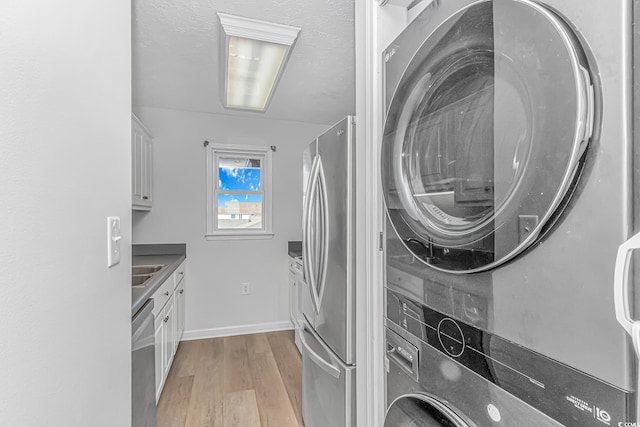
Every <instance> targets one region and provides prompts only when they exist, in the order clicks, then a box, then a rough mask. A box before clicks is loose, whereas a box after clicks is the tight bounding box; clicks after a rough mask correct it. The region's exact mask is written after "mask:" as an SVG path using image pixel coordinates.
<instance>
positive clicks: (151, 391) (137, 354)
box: [131, 299, 156, 427]
mask: <svg viewBox="0 0 640 427" xmlns="http://www.w3.org/2000/svg"><path fill="white" fill-rule="evenodd" d="M152 310H153V300H152V299H149V300H148V301H147V302H146V303H145V304H144V305H143V306H142V308H141V309H140V310H139V311H138V312H137V313H136V314H135V315H134V316H133V318H132V319H131V426H132V427H155V426H156V390H155V386H156V377H155V371H156V368H155V360H156V359H155V334H154V330H153V313H152Z"/></svg>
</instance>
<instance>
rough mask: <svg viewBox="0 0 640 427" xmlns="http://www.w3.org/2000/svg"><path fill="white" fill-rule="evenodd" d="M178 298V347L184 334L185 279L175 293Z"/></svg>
mask: <svg viewBox="0 0 640 427" xmlns="http://www.w3.org/2000/svg"><path fill="white" fill-rule="evenodd" d="M174 295H175V298H176V302H175V304H176V347H177V346H178V343H179V342H180V340H181V339H182V334H183V333H184V309H185V294H184V279H183V280H182V281H181V282H180V284H179V285H178V287H177V288H176V292H175V294H174Z"/></svg>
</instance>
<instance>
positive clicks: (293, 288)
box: [289, 273, 298, 327]
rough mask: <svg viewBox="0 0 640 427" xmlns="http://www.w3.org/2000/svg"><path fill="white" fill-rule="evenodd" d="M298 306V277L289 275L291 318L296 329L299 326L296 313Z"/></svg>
mask: <svg viewBox="0 0 640 427" xmlns="http://www.w3.org/2000/svg"><path fill="white" fill-rule="evenodd" d="M297 305H298V284H297V283H296V276H294V275H293V274H291V273H289V318H290V319H291V322H292V323H293V326H294V327H297V326H298V319H297V318H296V311H297V308H298V307H297Z"/></svg>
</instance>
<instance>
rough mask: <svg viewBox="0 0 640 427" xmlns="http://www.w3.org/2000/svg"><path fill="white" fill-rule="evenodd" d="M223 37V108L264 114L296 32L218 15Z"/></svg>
mask: <svg viewBox="0 0 640 427" xmlns="http://www.w3.org/2000/svg"><path fill="white" fill-rule="evenodd" d="M218 17H219V18H220V24H221V27H222V31H223V32H224V36H223V37H222V39H223V42H224V45H223V46H222V49H221V51H222V52H223V58H222V63H224V101H223V102H224V106H225V107H226V108H233V109H243V110H252V111H262V112H264V111H265V110H266V109H267V106H268V105H269V102H270V101H271V97H272V95H273V91H274V89H275V87H276V85H277V84H278V81H279V80H280V76H281V75H282V70H283V69H284V65H285V63H286V61H287V59H288V57H289V53H290V51H291V46H292V45H293V43H294V41H295V40H296V38H297V37H298V33H299V32H300V28H298V27H292V26H289V25H282V24H275V23H272V22H267V21H259V20H257V19H250V18H243V17H241V16H233V15H228V14H226V13H218Z"/></svg>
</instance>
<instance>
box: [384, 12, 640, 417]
mask: <svg viewBox="0 0 640 427" xmlns="http://www.w3.org/2000/svg"><path fill="white" fill-rule="evenodd" d="M631 3H632V2H631V1H630V0H620V1H615V2H589V3H588V4H587V3H585V2H583V1H581V0H546V1H544V2H542V1H540V2H537V1H530V0H493V1H491V0H448V1H433V2H432V3H431V5H430V6H429V7H427V8H426V9H425V11H424V12H423V13H421V14H420V15H419V16H418V17H417V18H416V19H415V20H414V21H413V22H412V23H411V24H410V25H409V27H408V28H407V29H406V30H405V31H404V32H403V33H402V34H401V35H400V36H399V37H398V38H397V39H396V40H395V41H394V42H393V43H392V44H391V45H390V46H389V47H388V48H387V49H386V50H385V52H384V79H385V102H386V108H387V111H386V118H385V127H384V137H383V142H382V162H381V167H382V181H383V183H382V184H383V190H384V198H385V205H386V209H387V214H388V215H387V233H386V234H387V240H386V242H387V243H386V276H387V278H386V281H387V290H388V293H387V297H388V299H387V304H388V305H387V308H388V309H389V307H390V305H389V304H394V301H395V300H396V299H398V298H404V299H405V304H404V305H402V304H400V305H399V307H401V313H402V316H401V317H397V316H396V317H395V318H394V317H393V316H391V315H390V314H389V312H387V319H386V324H387V326H388V327H389V328H390V329H391V330H395V333H399V332H401V331H402V330H405V331H406V330H407V328H408V327H409V326H408V324H409V323H410V322H412V321H416V322H418V323H419V324H420V325H423V327H424V328H426V329H425V330H431V331H432V332H433V331H435V332H436V334H441V332H440V331H439V329H438V327H437V325H433V324H432V325H431V326H429V325H428V322H425V321H424V317H425V316H427V310H432V311H433V313H435V314H433V316H436V317H437V316H442V319H446V320H443V321H444V322H445V324H446V325H449V327H450V328H452V329H451V330H452V331H453V332H455V334H454V335H451V333H453V332H451V333H445V334H444V336H445V337H448V338H447V339H449V338H451V340H453V341H446V340H445V344H442V342H440V341H433V339H431V340H428V339H426V338H425V336H421V335H419V334H418V335H416V336H417V337H418V339H419V340H420V343H421V345H422V344H424V345H427V346H428V347H429V348H436V347H437V346H435V347H434V342H439V343H440V344H442V345H441V347H442V348H441V349H438V348H436V350H437V351H436V353H439V355H438V357H440V355H444V356H443V357H446V358H448V360H452V361H455V362H456V363H457V364H458V365H459V367H460V368H461V369H462V368H464V369H471V370H472V371H473V372H475V373H476V374H478V371H476V370H474V369H473V367H470V366H468V364H465V362H464V360H463V358H462V356H456V354H457V352H456V351H452V353H451V354H450V353H449V352H447V351H446V349H447V346H449V347H450V346H452V345H453V346H455V345H459V344H462V345H463V346H464V345H467V346H468V348H469V349H473V350H470V351H472V352H473V353H474V354H476V353H477V354H480V353H482V355H483V357H486V358H487V359H486V360H492V361H494V362H495V363H497V365H496V366H498V365H499V366H503V365H504V366H508V367H511V368H510V369H511V370H514V372H516V373H517V374H519V375H522V377H521V379H524V381H519V380H518V381H516V380H513V381H511V380H509V381H505V379H504V377H500V376H497V375H486V376H484V377H483V378H485V380H487V381H489V382H490V383H491V384H493V385H495V386H497V387H498V388H500V389H501V390H506V391H508V394H509V395H510V396H512V397H513V398H514V399H518V400H521V401H524V402H526V404H527V405H530V406H531V407H533V408H536V410H537V411H539V413H540V414H541V415H544V417H551V418H553V419H554V420H556V421H557V422H561V423H563V424H570V425H571V424H573V425H581V426H583V425H603V423H604V425H617V423H618V422H626V421H630V420H633V421H635V409H634V408H633V406H634V405H633V402H634V401H635V387H636V385H635V380H634V376H633V372H634V365H635V359H634V354H633V351H632V348H631V346H630V341H629V340H628V337H627V336H626V333H625V330H624V329H623V328H621V327H620V325H619V324H618V323H617V321H616V314H615V309H614V298H613V276H614V265H615V258H616V251H617V248H618V246H619V245H620V244H621V243H622V242H624V241H625V240H626V239H628V238H629V236H630V233H631V228H632V226H633V224H632V217H631V209H630V206H632V205H633V203H634V199H633V195H632V192H631V189H632V182H631V179H630V177H631V176H632V174H631V170H632V156H631V153H632V146H631V138H630V133H631V129H630V124H629V123H630V118H631V111H630V97H629V95H630V93H631V90H632V88H631V82H630V76H631V55H630V41H631V37H632V30H631V24H632V17H631ZM411 304H414V305H415V306H416V307H417V308H415V309H411V307H410V306H411ZM412 310H413V311H412ZM427 317H428V316H427ZM398 319H404V320H403V321H405V322H406V324H402V321H401V322H400V323H398V321H399V320H398ZM442 319H441V320H442ZM430 327H431V329H429V328H430ZM394 328H395V329H394ZM434 328H435V329H434ZM467 328H470V329H467ZM467 330H468V331H473V332H469V334H471V335H467V333H465V331H467ZM457 331H460V334H458V332H457ZM475 331H479V332H475ZM474 337H475V338H474ZM478 337H481V338H478ZM476 338H477V340H479V341H478V342H476V343H475V344H477V345H475V346H474V345H471V341H474V340H475V339H476ZM387 339H388V337H387ZM456 340H458V341H459V342H458V344H455V343H456ZM447 342H448V344H447ZM474 342H475V341H474ZM492 343H500V345H499V346H498V347H499V348H496V347H492ZM503 344H504V345H503ZM507 344H508V345H507ZM432 353H433V352H432V351H431V350H430V351H429V352H425V353H423V354H425V355H427V354H432ZM461 354H462V353H461ZM424 357H430V356H424ZM392 362H393V361H392ZM393 363H395V362H393ZM393 363H390V364H391V365H393ZM421 363H422V362H421ZM425 363H426V362H425ZM438 363H439V362H438ZM492 363H493V362H492ZM458 365H456V366H458ZM508 372H511V371H508ZM549 372H554V375H548V373H549ZM479 375H481V376H482V374H479ZM430 378H437V377H433V376H431V375H429V376H427V377H426V378H424V379H423V380H420V385H421V387H423V388H424V389H425V390H426V392H427V393H429V390H433V389H432V387H434V385H433V384H429V381H430ZM466 378H470V377H468V376H465V375H462V376H461V377H460V380H459V381H466ZM394 381H395V380H394V379H393V376H389V377H388V382H389V384H388V390H391V389H393V388H394V385H393V382H394ZM425 381H426V382H425ZM513 384H517V386H515V385H513ZM458 386H459V387H462V388H464V384H463V383H460V384H458ZM489 389H491V387H489ZM483 390H484V389H480V390H479V392H478V393H479V394H478V397H477V398H478V399H483V401H484V400H486V399H487V396H488V395H487V394H486V393H485V392H484V391H483ZM596 390H597V392H595V391H596ZM472 398H473V397H472V396H471V395H469V394H463V395H460V397H459V398H457V397H455V396H453V397H452V399H454V401H453V402H452V401H450V400H449V401H448V402H447V403H446V404H445V406H447V405H450V406H458V405H461V406H463V402H461V401H460V399H472ZM445 400H446V399H445ZM389 403H391V401H389ZM497 409H498V411H499V410H500V408H497ZM470 422H472V423H473V422H476V423H478V425H483V424H484V423H483V422H482V421H477V420H473V419H471V420H470Z"/></svg>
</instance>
